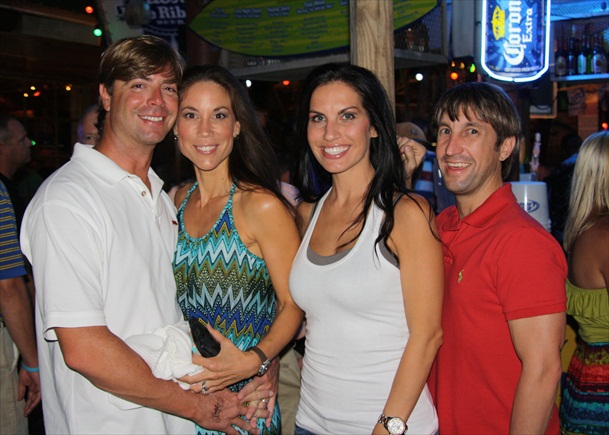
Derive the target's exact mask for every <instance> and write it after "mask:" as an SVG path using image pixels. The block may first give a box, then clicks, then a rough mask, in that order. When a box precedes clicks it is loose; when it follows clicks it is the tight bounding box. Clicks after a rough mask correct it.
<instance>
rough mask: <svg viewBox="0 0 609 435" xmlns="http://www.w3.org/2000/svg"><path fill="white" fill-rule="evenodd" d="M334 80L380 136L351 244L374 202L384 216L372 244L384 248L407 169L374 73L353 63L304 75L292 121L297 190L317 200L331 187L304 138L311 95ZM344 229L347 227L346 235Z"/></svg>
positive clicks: (373, 143) (332, 65)
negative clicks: (355, 98) (350, 92)
mask: <svg viewBox="0 0 609 435" xmlns="http://www.w3.org/2000/svg"><path fill="white" fill-rule="evenodd" d="M334 82H339V83H344V84H346V85H348V86H351V87H352V88H353V89H354V90H355V92H357V94H358V95H359V96H360V97H361V99H362V105H363V107H364V110H366V113H367V114H368V117H369V118H370V124H371V126H372V127H374V129H375V130H376V132H377V134H378V137H376V138H371V139H370V162H371V164H372V166H373V168H374V176H373V178H372V181H371V182H370V185H369V186H368V191H367V193H366V197H365V199H364V207H363V210H362V211H361V213H360V214H359V215H358V216H357V218H356V219H355V220H354V221H353V223H352V224H351V225H350V226H349V228H353V227H355V226H356V225H358V224H360V223H361V224H362V225H361V227H360V230H359V232H358V233H357V234H356V235H355V236H354V237H353V239H351V240H350V242H351V241H353V240H355V239H357V238H358V237H359V235H360V234H361V232H362V230H363V228H364V224H365V222H366V217H367V216H368V211H369V209H370V206H371V205H372V202H373V201H374V203H375V204H376V205H377V206H378V207H379V208H380V209H381V210H383V212H384V213H385V219H384V221H383V223H382V225H381V228H380V231H379V235H378V237H377V239H376V241H375V243H378V242H379V241H381V240H383V241H384V242H385V244H386V245H387V241H388V239H389V236H390V234H391V231H392V230H393V226H394V223H395V219H394V210H395V198H396V194H406V195H408V193H409V190H408V189H407V188H406V171H405V169H404V164H403V162H402V157H401V155H400V150H399V147H398V144H397V140H396V132H395V118H394V115H393V111H392V110H391V106H390V103H389V98H388V97H387V93H386V92H385V89H384V88H383V85H382V84H381V82H380V81H379V80H378V78H377V77H376V76H375V75H374V74H373V73H372V72H370V71H368V70H367V69H365V68H362V67H359V66H356V65H341V64H335V63H329V64H326V65H322V66H319V67H317V68H315V69H314V70H313V71H311V73H310V74H309V76H308V77H307V80H306V82H305V85H304V88H303V92H302V95H301V99H300V103H299V106H298V112H297V117H296V141H297V149H298V153H299V163H298V169H297V179H298V182H299V185H298V187H299V188H300V189H301V195H302V198H303V200H304V201H307V202H316V201H317V200H318V199H319V198H320V197H321V196H323V194H324V193H326V192H327V190H328V189H329V188H330V186H331V185H332V176H331V174H330V173H328V172H327V171H326V170H324V169H323V167H322V166H321V165H320V164H319V163H318V162H317V160H316V159H315V156H314V155H313V153H312V152H311V149H310V147H309V143H308V140H307V127H308V123H309V108H310V104H311V96H312V94H313V92H314V91H315V89H317V88H318V87H319V86H322V85H327V84H329V83H334ZM347 230H348V228H347V229H346V230H345V231H347ZM350 242H347V243H350ZM393 254H394V253H393ZM394 256H395V254H394Z"/></svg>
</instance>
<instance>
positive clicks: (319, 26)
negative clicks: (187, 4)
mask: <svg viewBox="0 0 609 435" xmlns="http://www.w3.org/2000/svg"><path fill="white" fill-rule="evenodd" d="M437 6H438V0H394V2H393V17H394V18H393V21H394V22H393V26H394V29H395V30H398V29H400V28H403V27H406V26H408V25H409V24H410V23H412V22H414V21H416V20H418V19H419V18H421V17H423V16H424V15H425V14H427V13H429V12H430V11H431V10H432V9H433V8H435V7H437ZM190 28H191V29H192V30H193V31H194V32H196V33H197V34H198V35H199V36H201V37H202V38H203V39H205V40H206V41H207V42H209V43H211V44H213V45H215V46H217V47H220V48H223V49H226V50H230V51H234V52H237V53H242V54H246V55H250V56H266V57H279V56H296V55H302V54H309V53H316V52H323V51H329V50H334V49H337V48H342V47H347V46H348V45H349V0H239V1H235V0H213V1H212V2H210V3H209V4H208V5H206V6H205V7H204V8H203V9H202V10H201V12H200V13H199V14H198V15H197V16H196V17H195V18H194V19H193V20H192V22H191V23H190Z"/></svg>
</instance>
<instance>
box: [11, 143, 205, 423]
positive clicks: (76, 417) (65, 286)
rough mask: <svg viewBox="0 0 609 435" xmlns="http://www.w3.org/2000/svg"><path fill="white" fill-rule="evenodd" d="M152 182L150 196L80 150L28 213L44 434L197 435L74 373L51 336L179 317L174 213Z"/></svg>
mask: <svg viewBox="0 0 609 435" xmlns="http://www.w3.org/2000/svg"><path fill="white" fill-rule="evenodd" d="M148 176H149V179H150V183H151V186H152V194H151V192H150V191H149V190H148V188H147V187H146V186H145V185H144V183H143V182H142V181H141V180H140V178H139V177H137V176H135V175H133V174H130V173H128V172H126V171H124V170H123V169H121V168H120V167H119V166H118V165H117V164H116V163H114V162H113V161H112V160H110V159H109V158H107V157H106V156H104V155H103V154H101V153H99V152H98V151H96V150H94V149H93V148H92V147H90V146H87V145H82V144H76V145H75V147H74V154H73V156H72V159H71V160H70V162H68V163H67V164H65V165H64V166H63V167H61V168H60V169H59V170H57V171H56V172H55V173H54V174H52V175H51V176H50V177H49V178H48V179H47V180H46V181H45V182H44V183H43V185H42V186H41V187H40V188H39V189H38V192H37V193H36V195H35V196H34V199H33V200H32V202H31V203H30V205H29V207H28V209H27V211H26V214H25V217H24V220H23V228H22V233H21V244H22V249H23V252H24V254H25V255H26V256H27V257H28V259H29V260H30V262H31V263H32V265H33V268H34V278H35V282H36V329H37V336H38V352H39V362H40V378H41V381H42V387H41V388H42V399H43V403H44V417H45V427H46V430H47V432H48V433H74V434H84V433H100V434H102V433H103V434H110V433H155V434H158V433H186V434H190V435H192V434H194V431H195V426H194V423H192V422H190V421H188V420H184V419H181V418H178V417H175V416H171V415H167V414H163V413H161V412H160V411H157V410H153V409H150V408H145V407H141V406H139V405H136V404H133V403H130V402H127V401H124V400H122V399H119V398H117V397H116V396H113V395H111V394H109V393H106V392H104V391H102V390H100V389H98V388H96V387H94V386H93V385H92V384H91V383H90V382H89V381H88V380H87V379H86V378H84V377H83V376H81V375H80V374H78V373H77V372H75V371H72V370H71V369H69V368H68V367H67V366H66V364H65V361H64V358H63V355H62V353H61V349H60V347H59V344H58V342H57V336H56V335H55V331H54V329H53V328H56V327H87V326H102V325H105V326H107V327H108V328H109V329H110V331H111V332H112V333H114V334H115V335H117V336H118V337H120V338H121V339H123V340H124V339H125V338H127V337H129V336H131V335H135V334H142V333H146V332H150V331H152V330H154V329H155V328H158V327H160V326H164V325H169V324H174V323H176V322H177V321H179V320H181V318H182V315H181V313H180V310H179V307H178V305H177V303H176V286H175V280H174V277H173V269H172V264H171V263H172V258H173V252H174V249H175V246H176V238H177V221H176V217H175V207H174V205H173V204H172V202H171V200H170V199H169V198H168V197H167V195H166V194H165V193H164V192H163V191H162V189H161V188H162V185H163V182H162V180H161V179H160V178H159V177H158V176H157V175H156V174H155V173H154V171H153V170H152V169H150V171H149V173H148ZM43 337H44V339H43ZM116 364H117V365H119V364H121V361H116Z"/></svg>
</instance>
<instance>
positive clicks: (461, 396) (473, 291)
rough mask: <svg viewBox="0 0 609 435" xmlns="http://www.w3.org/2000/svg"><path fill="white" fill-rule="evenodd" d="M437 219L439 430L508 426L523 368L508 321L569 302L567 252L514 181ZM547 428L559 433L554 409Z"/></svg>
mask: <svg viewBox="0 0 609 435" xmlns="http://www.w3.org/2000/svg"><path fill="white" fill-rule="evenodd" d="M438 224H439V227H440V234H441V238H442V241H443V242H444V244H445V246H444V268H445V295H444V309H443V316H442V322H443V323H442V327H443V330H444V342H443V344H442V346H441V348H440V351H439V352H438V357H437V359H436V363H435V365H434V367H433V369H432V373H431V375H430V382H429V383H430V389H431V392H432V395H433V396H434V400H435V402H436V406H437V409H438V417H439V421H440V433H441V434H442V435H448V434H457V433H459V434H507V433H508V432H509V429H510V417H511V413H512V403H513V400H514V394H515V392H516V386H517V383H518V379H519V377H520V372H521V370H522V364H521V362H520V360H519V359H518V356H517V355H516V351H515V350H514V347H513V344H512V340H511V336H510V331H509V328H508V321H509V320H515V319H522V318H527V317H535V316H541V315H545V314H553V313H560V312H564V311H565V310H566V295H565V280H566V276H567V264H566V261H565V256H564V254H563V251H562V249H561V248H560V246H559V245H558V243H557V242H556V241H555V240H554V238H553V237H552V236H551V235H550V233H549V232H548V231H546V230H545V229H544V228H543V227H542V226H541V225H539V223H537V221H535V220H534V219H533V218H531V217H530V216H529V215H528V214H527V213H526V212H524V211H523V210H522V209H521V208H520V206H519V205H518V204H517V203H516V198H515V197H514V195H513V194H512V191H511V187H510V185H509V184H505V185H504V186H503V187H501V188H500V189H499V190H497V191H496V192H494V193H493V194H492V195H491V196H490V197H489V198H488V199H487V200H486V201H485V202H484V204H482V205H481V206H480V207H479V208H477V209H476V210H475V211H474V212H473V213H471V214H470V215H468V216H466V217H465V218H464V219H462V220H459V214H458V211H457V209H456V207H454V206H452V207H450V208H448V209H446V210H445V211H444V212H442V213H441V214H440V215H439V217H438ZM547 433H553V434H558V433H559V425H558V413H557V412H556V409H554V411H553V414H552V419H551V421H550V425H549V427H548V431H547Z"/></svg>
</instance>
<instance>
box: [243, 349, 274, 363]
mask: <svg viewBox="0 0 609 435" xmlns="http://www.w3.org/2000/svg"><path fill="white" fill-rule="evenodd" d="M245 351H246V352H249V351H252V352H254V353H255V354H256V355H258V358H260V361H262V364H264V363H266V362H267V361H268V360H269V359H268V358H267V357H266V355H265V354H264V352H263V351H262V349H260V348H259V347H258V346H252V347H249V348H247V349H245Z"/></svg>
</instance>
